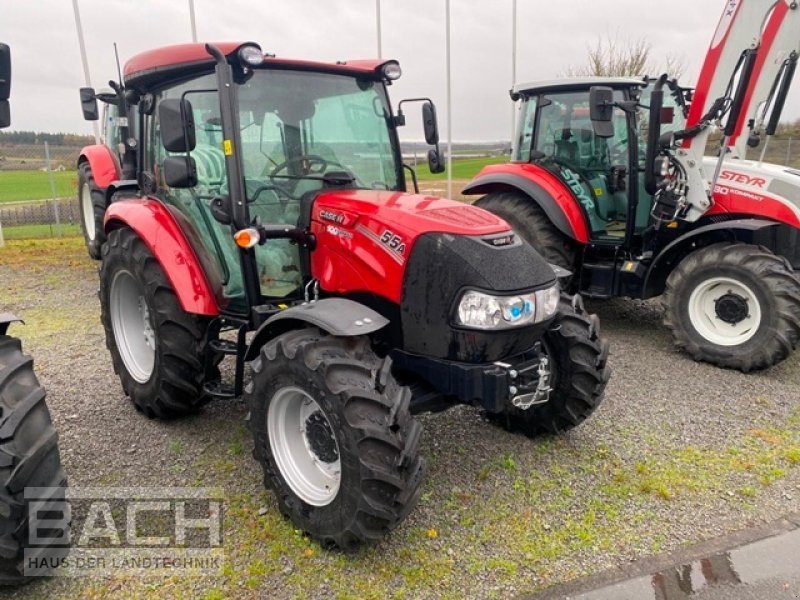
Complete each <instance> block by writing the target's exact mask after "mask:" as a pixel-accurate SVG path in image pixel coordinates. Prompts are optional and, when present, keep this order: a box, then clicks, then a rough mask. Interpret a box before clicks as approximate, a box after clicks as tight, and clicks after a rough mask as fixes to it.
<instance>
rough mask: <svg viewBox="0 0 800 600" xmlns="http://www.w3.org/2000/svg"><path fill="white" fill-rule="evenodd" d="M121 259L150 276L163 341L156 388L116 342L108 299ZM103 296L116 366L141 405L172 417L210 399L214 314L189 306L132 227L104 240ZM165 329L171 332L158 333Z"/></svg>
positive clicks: (142, 408)
mask: <svg viewBox="0 0 800 600" xmlns="http://www.w3.org/2000/svg"><path fill="white" fill-rule="evenodd" d="M120 261H129V262H130V263H131V264H132V265H134V266H138V267H139V269H138V270H139V272H141V273H142V276H143V279H144V280H143V281H142V284H143V286H144V288H145V290H146V293H147V294H148V295H149V299H150V300H151V301H152V310H151V313H150V314H151V317H152V318H153V320H154V321H155V322H154V323H153V326H154V328H155V329H156V332H157V334H156V335H157V346H158V347H157V349H156V353H157V356H156V367H155V372H154V374H153V377H157V378H158V380H157V383H156V386H155V388H154V390H149V389H145V386H143V385H141V384H138V383H137V382H136V381H135V380H134V379H133V378H132V377H130V375H128V372H127V370H126V369H125V364H124V362H123V361H122V358H121V356H120V354H119V351H118V350H117V347H116V340H115V338H114V331H113V329H112V325H111V315H110V308H109V306H108V301H109V300H108V299H109V297H110V286H111V281H112V279H113V273H112V272H111V270H112V269H113V268H114V265H115V264H116V263H118V262H120ZM134 272H135V270H134ZM100 300H101V302H100V310H101V319H102V322H103V328H104V329H105V335H106V347H107V348H108V350H109V351H110V352H111V357H112V362H113V365H114V372H115V373H117V374H118V375H119V377H120V381H121V383H122V389H123V391H124V392H125V394H126V395H127V396H128V397H130V398H131V400H132V401H133V403H134V405H135V406H136V408H137V409H138V410H140V411H141V412H143V413H144V414H145V415H146V416H148V417H150V418H158V419H171V418H175V417H180V416H183V415H188V414H193V413H195V412H197V411H198V410H199V409H200V407H202V406H203V405H204V404H206V403H207V402H208V400H209V398H208V396H206V395H205V394H203V389H202V386H203V380H204V377H205V373H204V368H203V361H202V360H201V359H200V357H201V356H202V354H203V344H204V343H205V340H204V336H205V331H206V328H207V327H208V320H207V319H204V318H202V317H197V316H195V315H190V314H188V313H186V312H184V310H183V309H182V308H181V305H180V302H179V301H178V297H177V295H176V294H175V292H174V290H173V288H172V285H171V284H170V282H169V280H168V279H167V276H166V275H165V274H164V271H163V269H162V268H161V265H160V264H159V263H158V261H157V260H156V258H155V257H154V256H153V255H152V254H151V253H150V250H149V249H148V248H147V246H145V244H144V242H143V241H142V240H141V239H140V238H139V236H138V235H136V233H135V232H134V231H133V230H132V229H129V228H125V227H124V228H121V229H115V230H113V231H111V232H110V233H109V235H108V240H107V241H106V243H105V244H104V245H103V262H102V265H101V267H100ZM165 329H166V330H168V332H169V335H159V334H158V332H162V331H164V330H165ZM151 380H152V378H151Z"/></svg>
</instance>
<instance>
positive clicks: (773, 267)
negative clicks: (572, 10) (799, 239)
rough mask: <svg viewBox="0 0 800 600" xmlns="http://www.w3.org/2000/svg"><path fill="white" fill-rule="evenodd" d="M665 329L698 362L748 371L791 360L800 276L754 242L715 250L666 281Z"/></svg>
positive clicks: (798, 328)
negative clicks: (668, 330)
mask: <svg viewBox="0 0 800 600" xmlns="http://www.w3.org/2000/svg"><path fill="white" fill-rule="evenodd" d="M664 305H665V309H666V318H665V321H664V322H665V324H666V325H667V327H669V328H670V330H672V334H673V337H674V339H675V344H676V345H677V346H678V347H679V348H682V349H683V350H686V351H687V352H688V353H689V354H690V355H691V356H692V357H693V358H694V359H695V360H701V361H706V362H709V363H712V364H715V365H717V366H720V367H726V368H731V369H739V370H741V371H744V372H748V371H752V370H757V369H764V368H767V367H770V366H772V365H774V364H777V363H779V362H780V361H782V360H783V359H785V358H786V357H787V356H789V354H790V353H791V352H792V350H793V349H794V348H795V347H796V346H797V344H798V341H799V340H800V278H798V277H797V275H796V274H795V273H794V271H793V270H792V267H791V265H790V264H789V263H788V261H786V259H785V258H783V257H780V256H776V255H775V254H773V253H772V252H770V251H769V250H768V249H766V248H763V247H760V246H753V245H750V244H730V243H723V244H714V245H713V246H708V247H706V248H701V249H700V250H697V251H695V252H693V253H692V254H690V255H689V256H687V257H686V258H684V259H683V261H682V262H681V263H680V264H679V265H678V266H677V267H676V268H675V270H674V271H672V273H671V274H670V276H669V278H668V279H667V286H666V290H665V292H664Z"/></svg>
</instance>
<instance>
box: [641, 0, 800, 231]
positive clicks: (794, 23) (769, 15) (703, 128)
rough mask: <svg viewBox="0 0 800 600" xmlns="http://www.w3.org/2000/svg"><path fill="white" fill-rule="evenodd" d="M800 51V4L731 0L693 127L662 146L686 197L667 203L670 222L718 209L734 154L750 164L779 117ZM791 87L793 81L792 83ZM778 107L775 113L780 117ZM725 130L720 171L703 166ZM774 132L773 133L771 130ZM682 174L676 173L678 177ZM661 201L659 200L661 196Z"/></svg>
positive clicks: (701, 84) (694, 108)
mask: <svg viewBox="0 0 800 600" xmlns="http://www.w3.org/2000/svg"><path fill="white" fill-rule="evenodd" d="M798 52H800V10H798V5H797V2H795V0H728V1H727V2H726V4H725V9H724V12H723V15H722V18H721V19H720V22H719V25H718V26H717V30H716V32H715V33H714V37H713V39H712V41H711V46H710V48H709V51H708V54H707V55H706V59H705V63H704V65H703V69H702V71H701V74H700V78H699V81H698V83H697V86H696V87H695V91H694V96H693V98H692V103H691V107H690V110H689V116H688V120H687V128H686V130H684V131H682V132H676V133H675V134H674V136H673V138H672V140H671V142H670V143H667V144H664V154H665V155H666V156H667V157H668V159H669V161H670V165H671V169H670V173H671V177H669V178H668V180H667V184H669V180H672V181H673V184H672V185H673V187H675V184H674V181H675V180H676V178H677V180H678V182H679V185H678V187H679V189H681V190H682V192H681V197H679V198H677V200H676V199H675V198H674V194H673V198H671V199H670V201H669V202H666V203H665V205H666V206H667V207H669V208H670V211H669V212H671V209H672V207H673V206H675V207H676V208H675V212H674V214H669V215H667V216H666V218H667V219H669V218H680V219H682V220H685V221H690V222H692V221H696V220H697V219H699V218H700V217H701V216H702V215H703V214H705V212H706V211H707V210H708V209H709V208H710V207H711V206H712V200H711V193H712V190H713V189H714V185H715V184H716V180H717V178H718V177H719V174H720V173H721V171H722V168H723V163H724V162H725V160H726V159H728V158H729V157H731V156H734V157H737V158H744V157H745V153H746V149H747V143H748V139H752V140H753V141H756V140H757V139H758V137H757V134H758V129H759V128H760V126H761V125H763V121H764V120H765V119H766V117H767V110H771V111H772V113H773V114H772V115H771V116H770V122H774V121H775V119H776V118H777V117H779V116H780V115H779V112H780V109H781V108H782V103H780V102H777V103H776V102H775V99H776V94H775V92H776V90H777V89H780V87H781V86H779V85H777V84H776V81H778V80H782V79H785V77H786V75H785V74H786V73H787V72H788V73H789V74H790V75H791V74H793V72H794V71H793V69H791V70H787V66H786V65H787V61H789V60H791V58H792V57H793V56H796V55H797V53H798ZM787 83H788V82H787ZM776 107H777V111H778V112H777V113H776V112H775V111H776ZM717 127H718V128H721V129H722V131H723V140H722V143H721V148H720V152H719V160H718V163H717V165H716V169H715V170H714V172H706V170H705V169H704V168H703V156H704V155H705V154H706V149H707V145H708V140H709V136H710V135H711V133H712V132H713V131H714V130H715V128H717ZM768 133H769V129H768ZM676 174H677V175H676ZM657 201H658V198H657Z"/></svg>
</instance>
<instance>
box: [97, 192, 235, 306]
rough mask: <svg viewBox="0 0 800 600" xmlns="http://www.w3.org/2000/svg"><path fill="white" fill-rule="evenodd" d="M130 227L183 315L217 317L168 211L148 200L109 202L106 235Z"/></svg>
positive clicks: (202, 277)
mask: <svg viewBox="0 0 800 600" xmlns="http://www.w3.org/2000/svg"><path fill="white" fill-rule="evenodd" d="M125 226H127V227H130V228H131V229H133V230H134V231H135V232H136V233H137V234H138V236H139V237H140V238H141V239H142V241H143V242H144V243H145V244H146V245H147V247H148V248H149V249H150V252H152V253H153V256H155V257H156V260H158V262H159V263H160V264H161V268H163V269H164V273H166V275H167V279H169V282H170V283H171V284H172V288H173V289H174V290H175V293H176V294H177V296H178V301H179V302H180V304H181V308H183V310H184V311H186V312H187V313H191V314H195V315H204V316H209V317H215V316H217V315H219V307H218V305H217V301H216V297H215V295H214V292H213V290H212V287H211V285H210V284H209V281H208V277H206V272H205V270H204V269H203V268H202V266H201V263H200V261H199V260H198V258H197V254H196V253H195V252H194V250H193V249H192V246H191V245H190V244H189V242H188V241H187V240H186V236H185V235H184V233H183V231H182V230H181V228H180V226H179V225H178V223H177V221H176V220H175V217H174V216H173V215H172V213H170V211H169V209H168V208H167V207H166V206H165V205H164V204H162V203H161V202H160V201H158V200H155V199H152V198H144V199H131V200H124V201H122V202H114V203H112V204H111V205H110V206H109V207H108V209H107V210H106V217H105V230H106V232H109V231H111V230H112V229H118V228H120V227H125Z"/></svg>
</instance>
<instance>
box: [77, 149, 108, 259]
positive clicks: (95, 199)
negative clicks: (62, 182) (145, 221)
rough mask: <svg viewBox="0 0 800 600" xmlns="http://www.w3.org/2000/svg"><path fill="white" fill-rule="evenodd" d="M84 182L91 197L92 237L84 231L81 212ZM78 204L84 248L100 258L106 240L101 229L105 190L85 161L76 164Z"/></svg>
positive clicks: (84, 225)
mask: <svg viewBox="0 0 800 600" xmlns="http://www.w3.org/2000/svg"><path fill="white" fill-rule="evenodd" d="M85 183H88V184H89V193H90V194H91V197H92V210H93V212H92V215H91V218H92V219H94V231H95V235H94V237H93V238H91V237H89V232H88V231H86V215H84V214H83V213H84V207H83V198H82V194H83V185H84V184H85ZM78 206H79V207H80V211H81V231H82V232H83V241H84V242H85V243H86V250H87V251H88V252H89V256H90V257H92V258H93V259H95V260H100V256H101V249H102V247H103V243H104V242H105V241H106V234H105V231H104V229H103V217H104V216H105V213H106V194H105V191H103V190H101V189H100V188H98V187H97V184H96V183H95V181H94V175H92V168H91V167H90V166H89V163H86V162H85V163H81V165H79V166H78Z"/></svg>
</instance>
